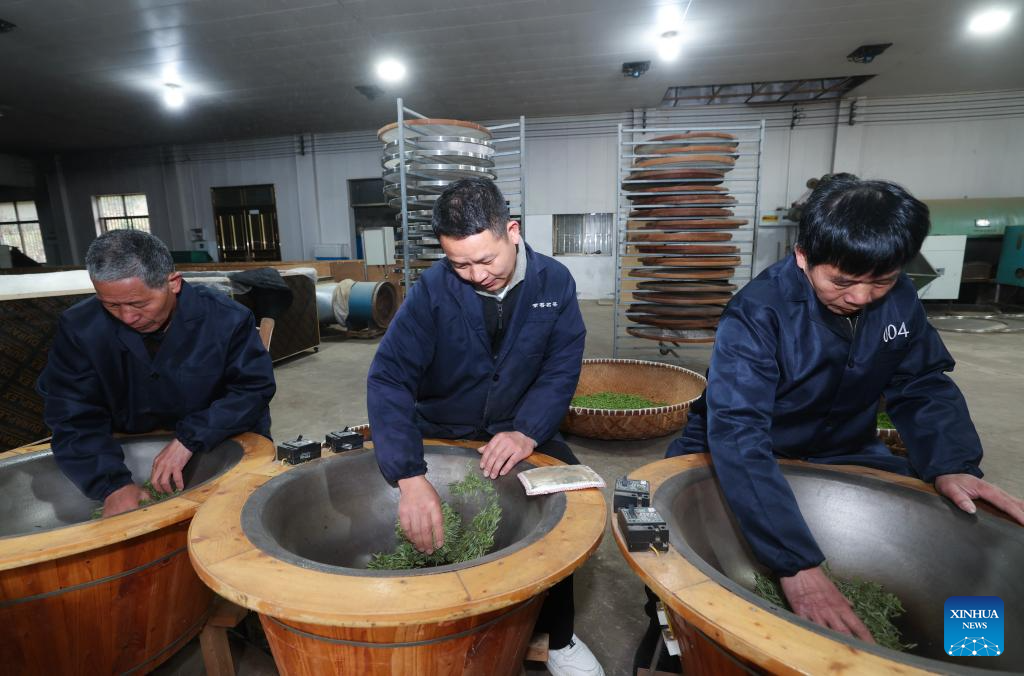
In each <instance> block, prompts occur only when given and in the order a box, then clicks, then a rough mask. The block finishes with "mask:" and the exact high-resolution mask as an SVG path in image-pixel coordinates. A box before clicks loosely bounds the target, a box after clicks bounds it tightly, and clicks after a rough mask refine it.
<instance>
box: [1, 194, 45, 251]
mask: <svg viewBox="0 0 1024 676" xmlns="http://www.w3.org/2000/svg"><path fill="white" fill-rule="evenodd" d="M25 202H31V203H32V209H33V210H34V211H35V212H36V217H35V219H34V220H22V218H21V214H20V213H19V209H18V204H23V203H25ZM0 204H10V205H11V207H13V209H14V220H13V221H4V220H0V225H14V226H17V228H18V240H19V243H18V245H17V247H18V250H19V251H21V253H23V254H25V255H26V256H28V257H29V258H31V259H32V260H34V261H36V262H37V263H45V262H46V243H45V242H44V241H43V227H42V225H41V224H40V222H39V205H37V204H36V202H35V200H10V201H7V200H3V201H0ZM25 225H35V226H36V229H37V230H38V231H39V242H40V244H41V245H42V247H43V248H42V258H41V259H37V258H35V256H34V255H33V252H31V251H29V250H28V249H27V247H26V246H25V228H24V226H25ZM9 246H14V245H9Z"/></svg>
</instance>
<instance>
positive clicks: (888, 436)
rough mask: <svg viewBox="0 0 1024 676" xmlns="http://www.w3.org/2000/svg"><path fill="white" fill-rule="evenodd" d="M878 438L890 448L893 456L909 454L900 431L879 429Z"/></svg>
mask: <svg viewBox="0 0 1024 676" xmlns="http://www.w3.org/2000/svg"><path fill="white" fill-rule="evenodd" d="M878 438H879V439H881V440H882V442H883V443H884V444H885V445H886V446H888V447H889V450H890V451H892V454H893V455H906V454H907V447H906V446H905V445H904V444H903V438H902V437H901V436H900V433H899V432H898V431H896V430H893V429H887V428H884V427H879V428H878Z"/></svg>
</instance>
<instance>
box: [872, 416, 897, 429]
mask: <svg viewBox="0 0 1024 676" xmlns="http://www.w3.org/2000/svg"><path fill="white" fill-rule="evenodd" d="M876 424H877V427H878V429H880V430H894V429H896V426H895V425H893V424H892V418H890V417H889V414H888V413H884V412H883V413H879V414H878V419H877V423H876Z"/></svg>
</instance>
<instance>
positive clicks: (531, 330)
mask: <svg viewBox="0 0 1024 676" xmlns="http://www.w3.org/2000/svg"><path fill="white" fill-rule="evenodd" d="M543 310H547V311H541V308H537V309H534V308H530V312H529V314H527V315H526V321H525V322H524V323H523V328H522V330H521V331H520V332H519V336H518V338H517V345H516V347H517V348H518V349H519V351H520V352H522V353H523V354H524V355H526V356H527V357H531V358H537V357H542V356H544V352H545V351H546V350H547V346H548V341H549V340H550V339H551V333H552V332H553V331H554V328H555V322H556V321H557V320H558V311H557V309H555V308H543Z"/></svg>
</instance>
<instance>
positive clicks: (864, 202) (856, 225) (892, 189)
mask: <svg viewBox="0 0 1024 676" xmlns="http://www.w3.org/2000/svg"><path fill="white" fill-rule="evenodd" d="M930 225H931V222H930V220H929V216H928V206H927V205H926V204H925V203H924V202H922V201H921V200H919V199H917V198H915V197H914V196H913V195H911V194H910V193H909V192H907V191H906V190H905V189H903V188H902V187H900V186H898V185H896V184H895V183H890V182H889V181H865V180H861V179H859V178H857V177H856V176H853V175H852V174H834V175H832V176H830V177H829V178H828V180H823V181H822V182H821V183H819V184H818V186H817V187H816V188H815V189H814V192H812V193H811V196H810V197H809V198H808V199H807V204H806V205H804V210H803V215H802V216H801V217H800V232H799V234H798V235H797V242H796V244H797V246H798V247H799V248H800V250H801V251H803V253H804V255H805V256H806V257H807V262H808V263H809V264H810V265H811V266H815V265H821V264H823V263H824V264H828V265H834V266H836V267H837V268H839V269H840V270H842V271H843V272H845V273H846V274H849V275H867V274H872V275H882V274H886V273H889V272H893V271H894V270H898V269H900V268H902V267H903V266H905V265H906V264H907V263H909V262H910V261H911V259H913V258H914V256H916V255H917V252H918V251H920V249H921V243H922V242H924V238H925V236H926V235H927V234H928V229H929V227H930Z"/></svg>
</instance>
